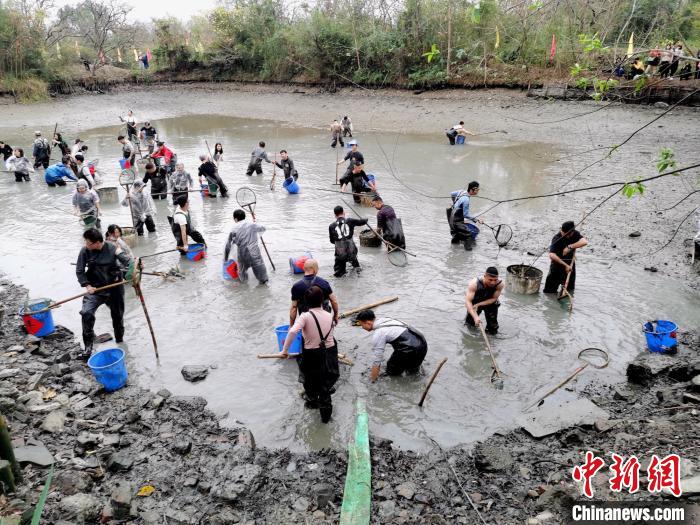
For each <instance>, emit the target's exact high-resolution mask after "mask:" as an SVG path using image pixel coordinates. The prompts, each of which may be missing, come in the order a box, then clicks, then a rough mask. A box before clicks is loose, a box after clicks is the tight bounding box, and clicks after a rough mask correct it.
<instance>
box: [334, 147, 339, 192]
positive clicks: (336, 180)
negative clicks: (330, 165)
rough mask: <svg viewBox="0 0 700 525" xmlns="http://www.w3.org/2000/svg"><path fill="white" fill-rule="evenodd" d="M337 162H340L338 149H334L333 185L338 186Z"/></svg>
mask: <svg viewBox="0 0 700 525" xmlns="http://www.w3.org/2000/svg"><path fill="white" fill-rule="evenodd" d="M338 162H340V151H339V150H338V148H335V185H336V186H338V185H339V184H340V182H338Z"/></svg>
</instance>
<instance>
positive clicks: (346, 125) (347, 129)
mask: <svg viewBox="0 0 700 525" xmlns="http://www.w3.org/2000/svg"><path fill="white" fill-rule="evenodd" d="M340 125H341V126H343V137H348V136H349V137H350V138H352V120H350V117H348V116H347V115H345V116H344V117H343V120H341V121H340Z"/></svg>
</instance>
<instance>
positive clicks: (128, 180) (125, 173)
mask: <svg viewBox="0 0 700 525" xmlns="http://www.w3.org/2000/svg"><path fill="white" fill-rule="evenodd" d="M135 180H136V173H134V170H131V169H125V170H122V172H121V173H120V174H119V184H120V185H121V186H130V185H131V184H133V183H134V181H135Z"/></svg>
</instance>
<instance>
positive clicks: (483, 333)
mask: <svg viewBox="0 0 700 525" xmlns="http://www.w3.org/2000/svg"><path fill="white" fill-rule="evenodd" d="M479 328H480V329H481V335H482V336H483V338H484V342H485V343H486V348H488V351H489V355H490V356H491V366H493V371H494V374H495V375H496V378H497V379H500V380H501V381H502V380H503V378H502V377H501V371H500V370H499V368H498V364H497V363H496V358H495V357H494V355H493V351H492V350H491V343H489V339H488V337H486V331H485V330H484V325H483V323H479Z"/></svg>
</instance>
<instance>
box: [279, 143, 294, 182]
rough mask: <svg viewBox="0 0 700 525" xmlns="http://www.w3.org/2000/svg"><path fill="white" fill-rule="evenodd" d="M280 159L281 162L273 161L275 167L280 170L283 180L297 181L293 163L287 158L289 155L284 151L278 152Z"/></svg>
mask: <svg viewBox="0 0 700 525" xmlns="http://www.w3.org/2000/svg"><path fill="white" fill-rule="evenodd" d="M280 158H281V160H280V161H279V162H278V161H275V166H277V167H278V168H282V171H283V172H284V178H285V179H291V178H294V180H297V179H298V178H299V173H297V170H296V168H295V167H294V161H293V160H292V159H290V158H289V154H288V153H287V150H286V149H283V150H280Z"/></svg>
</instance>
